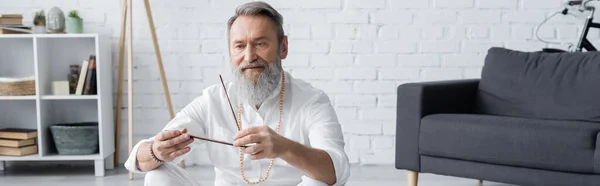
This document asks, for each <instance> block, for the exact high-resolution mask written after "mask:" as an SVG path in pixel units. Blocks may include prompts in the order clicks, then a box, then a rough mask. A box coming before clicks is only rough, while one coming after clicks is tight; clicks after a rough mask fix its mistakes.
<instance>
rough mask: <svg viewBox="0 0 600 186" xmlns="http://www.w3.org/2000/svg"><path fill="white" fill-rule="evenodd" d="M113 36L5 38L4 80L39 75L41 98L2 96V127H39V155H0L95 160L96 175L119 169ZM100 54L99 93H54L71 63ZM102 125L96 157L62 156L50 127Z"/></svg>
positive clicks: (1, 44)
mask: <svg viewBox="0 0 600 186" xmlns="http://www.w3.org/2000/svg"><path fill="white" fill-rule="evenodd" d="M109 42H110V40H109V38H103V36H101V35H98V34H19V35H17V34H15V35H0V77H31V76H35V80H36V85H35V86H36V95H31V96H0V128H7V127H18V128H30V129H37V131H38V138H37V144H38V154H34V155H28V156H0V169H2V168H3V167H4V166H3V165H4V163H5V162H7V161H93V162H94V167H95V175H96V176H104V171H105V169H112V168H113V155H114V152H115V145H114V135H115V134H114V130H115V129H114V119H113V103H112V100H113V98H112V92H113V90H112V87H113V86H112V72H111V67H112V64H111V63H112V62H111V57H110V47H109V44H110V43H109ZM90 55H96V61H97V66H96V71H97V89H98V94H97V95H52V82H53V81H66V80H67V76H68V74H69V65H72V64H77V65H81V64H82V62H83V60H87V59H88V58H89V56H90ZM87 121H93V122H98V130H99V131H98V132H99V136H98V137H99V148H98V152H97V153H96V154H91V155H59V154H58V152H57V150H56V147H55V146H54V142H53V141H54V140H53V139H52V135H51V133H50V128H49V127H50V126H51V125H54V124H61V123H74V122H87Z"/></svg>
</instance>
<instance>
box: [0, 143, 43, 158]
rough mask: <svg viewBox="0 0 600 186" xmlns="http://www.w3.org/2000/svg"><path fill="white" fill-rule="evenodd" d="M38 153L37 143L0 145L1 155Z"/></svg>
mask: <svg viewBox="0 0 600 186" xmlns="http://www.w3.org/2000/svg"><path fill="white" fill-rule="evenodd" d="M37 153H38V146H37V145H30V146H26V147H0V155H5V156H25V155H31V154H37Z"/></svg>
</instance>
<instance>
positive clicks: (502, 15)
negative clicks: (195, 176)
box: [0, 0, 600, 164]
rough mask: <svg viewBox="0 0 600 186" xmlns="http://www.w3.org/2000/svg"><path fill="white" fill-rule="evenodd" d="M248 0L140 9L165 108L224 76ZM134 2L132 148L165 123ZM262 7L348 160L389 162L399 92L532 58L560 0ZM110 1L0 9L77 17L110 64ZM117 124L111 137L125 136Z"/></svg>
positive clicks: (158, 2)
mask: <svg viewBox="0 0 600 186" xmlns="http://www.w3.org/2000/svg"><path fill="white" fill-rule="evenodd" d="M247 1H248V0H186V1H183V0H178V1H163V0H154V1H151V3H152V10H153V15H154V18H155V25H156V27H157V28H156V29H157V33H158V40H159V42H160V46H161V49H162V54H163V57H164V59H163V60H164V65H165V69H166V74H167V77H168V79H169V81H168V83H169V86H170V90H171V93H172V99H173V104H174V107H175V109H176V111H178V110H180V109H181V108H182V107H183V106H185V105H186V104H187V103H189V102H190V101H191V100H192V99H193V98H195V97H196V96H198V94H199V93H200V92H201V90H202V89H203V88H204V87H206V86H209V85H211V84H214V83H218V77H217V73H223V74H224V75H225V76H226V77H227V76H228V75H229V63H228V61H229V60H228V56H227V48H226V47H227V44H226V41H227V38H226V37H227V33H226V25H225V22H226V21H227V19H228V18H229V16H231V14H232V13H233V11H234V8H235V7H236V6H237V5H239V4H241V3H243V2H247ZM142 2H143V1H135V2H134V6H135V7H134V12H133V14H134V27H135V28H136V29H135V34H134V42H135V47H134V55H135V59H136V62H135V63H136V64H135V66H136V67H137V69H136V70H135V75H134V78H135V82H136V84H135V100H134V101H135V102H134V103H135V105H134V108H135V118H134V121H135V124H136V131H135V134H136V136H135V139H136V140H139V139H141V138H144V137H148V136H149V135H152V134H153V133H155V132H157V131H158V130H159V129H161V128H162V126H163V125H164V124H165V123H166V122H167V121H168V119H169V118H168V112H167V109H166V103H165V100H164V94H163V92H162V87H161V82H160V80H159V74H158V70H157V67H156V61H155V59H154V54H153V52H154V51H153V48H152V42H151V40H150V35H149V34H150V32H149V31H148V22H147V20H146V18H145V11H144V8H143V3H142ZM268 2H270V3H272V5H273V6H274V7H275V8H277V9H279V10H280V12H281V13H282V14H283V15H284V22H285V29H286V33H287V34H288V35H289V37H290V40H289V46H290V53H289V55H288V58H287V59H286V60H284V63H283V65H284V67H285V68H286V70H288V71H290V72H291V73H292V75H294V76H296V77H297V78H301V79H305V80H307V81H309V82H311V83H313V85H314V86H316V87H318V88H321V89H323V90H324V91H325V92H327V93H328V94H329V95H330V97H331V101H332V102H333V104H334V105H335V108H336V110H337V112H338V114H339V118H340V120H341V121H342V126H343V130H344V133H345V137H346V139H345V141H346V142H347V143H348V144H347V146H346V151H347V152H348V155H349V156H350V160H351V162H352V163H359V164H393V162H394V150H393V149H394V148H395V147H394V144H395V138H394V134H395V128H396V126H395V120H396V119H395V108H396V103H395V102H396V94H395V92H396V88H397V86H398V85H400V84H402V83H406V82H419V81H431V80H443V79H461V78H478V77H480V73H481V67H482V65H483V64H484V63H483V60H484V58H485V53H486V52H487V50H488V49H489V47H492V46H503V47H508V48H512V49H519V50H529V51H531V50H540V49H541V47H545V46H547V45H546V44H544V43H541V42H538V41H537V40H536V39H535V37H534V31H535V28H536V26H537V24H539V23H540V22H541V21H543V19H544V18H546V17H547V16H549V15H551V14H552V13H554V12H555V11H559V10H560V7H561V3H562V2H563V0H417V1H415V0H302V1H282V0H268ZM120 4H121V1H120V0H102V1H101V0H21V1H14V0H0V13H22V14H24V15H25V20H26V21H31V12H32V11H33V9H35V8H44V9H45V10H49V9H50V8H51V7H52V6H58V7H60V8H62V9H63V11H65V12H67V11H69V10H71V9H77V10H79V11H80V12H81V15H82V16H83V18H84V22H85V23H86V25H85V32H97V31H104V32H107V33H109V34H111V36H112V43H113V44H112V47H113V56H112V57H113V60H114V62H115V65H114V67H116V66H117V65H116V59H117V43H118V42H117V41H118V36H119V34H120V33H119V31H120V24H121V22H120V16H121V15H120ZM580 23H582V22H581V20H577V19H574V18H572V17H565V18H563V17H561V16H558V17H556V18H555V19H554V20H551V21H549V22H548V24H547V25H545V26H544V27H543V29H542V30H541V32H540V33H541V34H542V36H543V37H544V38H545V39H547V40H560V41H573V39H574V38H576V37H577V36H576V35H577V34H578V33H579V32H580V30H581V24H580ZM599 37H600V34H599V32H597V31H592V32H591V33H590V38H595V39H596V40H595V41H594V42H595V43H597V38H599ZM551 46H553V45H551ZM561 47H563V48H564V46H561ZM115 79H116V74H115ZM115 85H116V83H115ZM115 90H116V88H115ZM125 98H126V97H125ZM124 103H127V102H126V100H125V101H124ZM123 107H125V105H123ZM123 113H126V112H125V111H123ZM123 116H124V117H125V118H124V119H126V117H127V115H123ZM123 121H124V122H123V124H124V125H123V126H122V129H123V130H122V131H123V132H122V134H121V135H122V139H126V134H127V127H126V125H125V124H126V120H123ZM126 142H127V141H126V140H123V141H122V142H121V148H120V151H121V153H120V154H121V157H120V162H123V161H124V160H125V156H126V155H127V154H126V152H127V144H126ZM200 157H206V156H205V155H201V156H200ZM200 159H202V158H200ZM194 160H197V161H196V162H199V163H207V161H206V160H198V158H195V159H194Z"/></svg>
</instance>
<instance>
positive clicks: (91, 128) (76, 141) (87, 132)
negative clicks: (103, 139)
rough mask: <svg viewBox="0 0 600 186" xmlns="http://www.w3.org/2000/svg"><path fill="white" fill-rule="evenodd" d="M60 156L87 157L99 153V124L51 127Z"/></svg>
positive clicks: (65, 124)
mask: <svg viewBox="0 0 600 186" xmlns="http://www.w3.org/2000/svg"><path fill="white" fill-rule="evenodd" d="M50 132H51V134H52V139H53V140H54V145H55V146H56V150H57V151H58V154H61V155H87V154H95V153H98V149H99V147H98V146H99V145H98V144H99V139H98V138H99V136H98V122H80V123H64V124H55V125H52V126H50Z"/></svg>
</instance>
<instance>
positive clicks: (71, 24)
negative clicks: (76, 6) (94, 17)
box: [66, 10, 83, 33]
mask: <svg viewBox="0 0 600 186" xmlns="http://www.w3.org/2000/svg"><path fill="white" fill-rule="evenodd" d="M66 26H67V33H82V32H83V19H81V18H80V17H79V13H78V12H77V10H72V11H70V12H69V17H67V24H66Z"/></svg>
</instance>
